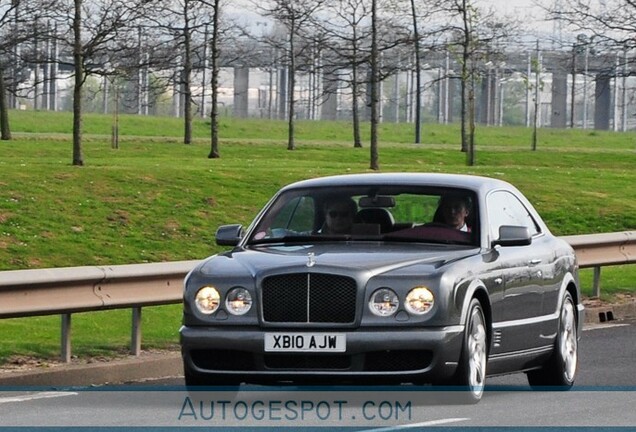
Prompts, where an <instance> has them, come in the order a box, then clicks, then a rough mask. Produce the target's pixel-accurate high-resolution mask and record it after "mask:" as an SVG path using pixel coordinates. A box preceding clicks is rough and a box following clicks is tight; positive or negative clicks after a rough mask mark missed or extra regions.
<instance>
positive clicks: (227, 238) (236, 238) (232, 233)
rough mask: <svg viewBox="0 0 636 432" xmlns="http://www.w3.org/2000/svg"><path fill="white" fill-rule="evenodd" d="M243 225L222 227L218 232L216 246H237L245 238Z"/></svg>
mask: <svg viewBox="0 0 636 432" xmlns="http://www.w3.org/2000/svg"><path fill="white" fill-rule="evenodd" d="M243 235H244V232H243V225H239V224H232V225H222V226H220V227H219V228H218V229H217V230H216V244H218V245H219V246H236V245H237V244H239V242H240V241H241V239H242V238H243Z"/></svg>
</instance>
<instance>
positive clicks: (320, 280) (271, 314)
mask: <svg viewBox="0 0 636 432" xmlns="http://www.w3.org/2000/svg"><path fill="white" fill-rule="evenodd" d="M262 288H263V289H262V293H263V319H264V320H265V321H266V322H274V323H338V324H346V323H352V322H353V321H354V320H355V315H356V292H357V289H356V282H355V280H354V279H352V278H350V277H346V276H339V275H331V274H324V273H295V274H286V275H276V276H269V277H267V278H265V279H264V280H263V285H262Z"/></svg>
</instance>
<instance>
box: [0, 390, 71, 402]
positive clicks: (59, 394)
mask: <svg viewBox="0 0 636 432" xmlns="http://www.w3.org/2000/svg"><path fill="white" fill-rule="evenodd" d="M77 394H78V393H76V392H41V393H32V394H25V395H19V396H10V397H0V404H3V403H13V402H28V401H32V400H37V399H50V398H57V397H65V396H77Z"/></svg>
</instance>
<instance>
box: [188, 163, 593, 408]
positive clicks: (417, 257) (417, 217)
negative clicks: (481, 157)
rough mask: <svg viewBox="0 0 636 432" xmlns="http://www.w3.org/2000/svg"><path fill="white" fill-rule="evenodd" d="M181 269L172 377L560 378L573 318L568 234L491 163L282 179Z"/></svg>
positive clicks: (476, 386) (470, 387)
mask: <svg viewBox="0 0 636 432" xmlns="http://www.w3.org/2000/svg"><path fill="white" fill-rule="evenodd" d="M216 241H217V243H218V244H219V245H226V246H228V247H231V249H230V250H228V251H227V252H224V253H221V254H218V255H215V256H212V257H210V258H207V259H206V260H204V261H203V262H201V263H200V264H199V265H198V266H197V267H196V268H194V269H193V270H192V271H191V272H190V273H189V274H188V275H187V277H186V279H185V291H184V311H183V326H182V327H181V330H180V341H181V349H182V355H183V363H184V372H185V380H186V385H188V386H196V385H220V384H224V385H227V384H238V383H241V382H248V383H264V382H265V383H278V382H294V383H315V382H318V383H343V382H346V383H349V382H352V383H355V382H358V383H374V384H377V383H411V384H419V383H432V384H435V385H455V386H463V387H464V388H465V389H466V390H467V391H466V393H467V394H468V395H469V396H468V397H469V399H470V400H471V401H473V402H476V401H478V400H479V399H480V398H481V397H482V394H483V390H484V384H485V379H486V376H490V375H498V374H504V373H510V372H525V373H526V374H527V377H528V382H529V384H530V385H531V386H532V387H537V386H541V387H543V386H555V387H558V388H561V389H567V388H569V387H571V386H572V384H573V382H574V379H575V376H576V371H577V352H578V340H579V335H580V332H581V326H582V321H583V319H582V318H583V316H582V315H583V306H582V304H581V295H580V292H579V281H578V265H577V262H576V258H575V255H574V252H573V250H572V248H571V247H570V246H569V245H568V244H567V243H566V242H564V241H562V240H561V239H559V238H557V237H555V236H553V235H552V234H551V233H550V231H549V230H548V227H547V226H546V225H545V223H544V222H543V221H542V220H541V217H540V216H539V215H538V214H537V212H536V210H535V209H534V208H533V207H532V205H531V204H530V203H529V202H528V200H527V199H526V198H525V197H524V196H523V195H522V194H521V193H520V192H519V191H518V190H517V189H516V188H515V187H514V186H512V185H510V184H509V183H506V182H504V181H500V180H495V179H492V178H485V177H476V176H467V175H451V174H416V173H392V174H353V175H342V176H332V177H325V178H317V179H312V180H306V181H300V182H297V183H294V184H291V185H289V186H286V187H284V188H283V189H281V190H280V191H279V192H278V193H277V194H276V195H275V196H274V197H273V198H272V199H271V200H270V201H269V202H268V203H267V205H266V206H265V208H264V209H263V210H262V211H261V212H260V213H259V214H258V216H257V217H256V218H255V219H254V221H253V222H252V224H251V225H250V226H249V227H247V228H246V229H244V228H243V227H242V226H241V225H226V226H221V227H219V228H218V231H217V233H216Z"/></svg>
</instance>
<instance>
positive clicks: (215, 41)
mask: <svg viewBox="0 0 636 432" xmlns="http://www.w3.org/2000/svg"><path fill="white" fill-rule="evenodd" d="M220 1H221V0H215V1H214V16H213V18H212V47H211V50H210V51H211V52H212V109H211V110H210V127H211V137H210V138H211V143H210V154H208V158H209V159H216V158H220V157H221V154H220V153H219V109H218V106H217V105H218V99H219V92H218V87H219V2H220ZM204 109H205V107H204Z"/></svg>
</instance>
